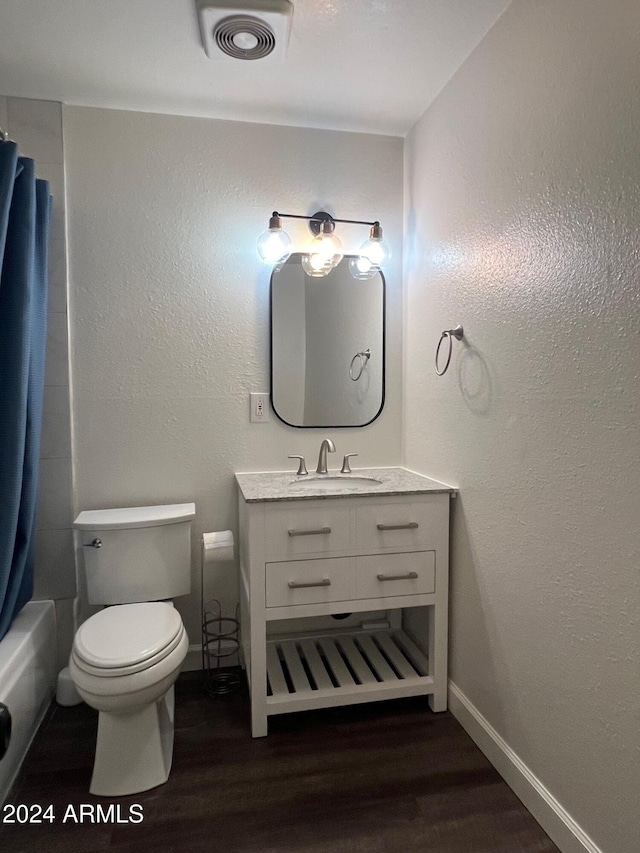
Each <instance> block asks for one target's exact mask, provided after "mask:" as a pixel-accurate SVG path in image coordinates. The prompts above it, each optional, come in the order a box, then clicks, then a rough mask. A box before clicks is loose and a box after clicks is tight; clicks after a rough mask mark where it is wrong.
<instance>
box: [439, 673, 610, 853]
mask: <svg viewBox="0 0 640 853" xmlns="http://www.w3.org/2000/svg"><path fill="white" fill-rule="evenodd" d="M449 710H450V711H451V713H452V714H453V716H454V717H455V718H456V720H457V721H458V722H459V723H460V725H461V726H462V728H463V729H465V731H466V732H467V734H468V735H469V736H470V737H471V738H472V740H474V741H475V743H476V744H477V745H478V746H479V747H480V749H481V750H482V752H483V753H484V754H485V755H486V757H487V758H488V759H489V761H490V762H491V763H492V764H493V766H494V767H495V768H496V770H497V771H498V773H499V774H500V775H501V776H502V778H503V779H504V780H505V782H506V783H507V785H509V787H510V788H511V789H512V790H513V792H514V793H515V794H516V796H517V797H518V798H519V799H520V800H522V802H523V804H524V805H525V806H526V808H527V809H528V810H529V811H530V812H531V814H532V815H533V816H534V817H535V819H536V820H537V821H538V823H539V824H540V826H541V827H542V828H543V829H544V831H545V832H546V833H547V835H548V836H549V837H550V838H551V840H552V841H553V842H554V843H555V844H556V845H557V846H558V847H559V848H560V850H561V851H562V853H602V850H601V849H600V848H599V847H598V846H597V844H595V843H594V842H593V841H592V840H591V839H590V838H589V836H588V835H587V833H586V832H585V831H584V830H583V829H582V828H581V827H580V826H578V824H577V823H576V822H575V820H574V819H573V818H572V817H571V815H570V814H569V813H568V812H567V810H566V809H565V808H564V807H563V806H562V805H561V804H560V803H559V802H558V800H556V798H555V797H554V796H553V794H552V793H551V792H550V791H549V790H547V788H545V786H544V785H543V784H542V782H541V781H540V780H539V779H538V778H537V776H535V775H534V774H533V773H532V772H531V770H530V769H529V768H528V767H527V765H526V764H525V763H524V762H523V761H522V760H521V759H520V758H519V757H518V756H517V755H516V753H515V752H514V751H513V750H512V749H511V747H510V746H509V744H508V743H507V742H506V741H505V740H504V739H503V738H502V737H500V735H499V734H498V732H497V731H496V730H495V729H494V728H493V726H492V725H491V724H490V723H489V722H488V720H487V719H486V718H485V717H483V716H482V714H481V713H480V711H478V709H477V708H476V707H475V705H473V704H472V703H471V702H470V701H469V699H468V698H467V697H466V696H465V694H464V693H463V692H462V691H461V690H460V688H459V687H457V686H456V685H455V684H454V683H453V682H452V681H449Z"/></svg>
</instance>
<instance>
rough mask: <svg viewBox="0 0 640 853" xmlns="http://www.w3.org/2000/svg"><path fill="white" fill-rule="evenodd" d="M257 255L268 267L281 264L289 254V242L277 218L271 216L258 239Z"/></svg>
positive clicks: (280, 221)
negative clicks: (267, 225) (265, 228)
mask: <svg viewBox="0 0 640 853" xmlns="http://www.w3.org/2000/svg"><path fill="white" fill-rule="evenodd" d="M258 254H259V255H260V258H261V259H262V261H263V262H264V263H265V264H269V266H276V265H277V264H283V263H284V262H285V261H286V260H287V258H288V257H289V255H290V254H291V240H290V238H289V235H288V234H287V232H286V231H283V230H282V220H281V219H280V217H279V216H275V215H274V216H272V217H271V218H270V219H269V228H268V229H267V230H266V231H265V232H264V233H263V234H261V235H260V237H258Z"/></svg>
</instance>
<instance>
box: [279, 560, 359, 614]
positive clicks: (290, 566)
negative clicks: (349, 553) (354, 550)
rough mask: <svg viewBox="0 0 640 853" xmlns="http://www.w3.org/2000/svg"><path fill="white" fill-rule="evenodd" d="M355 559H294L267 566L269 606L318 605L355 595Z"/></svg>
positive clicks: (344, 599) (343, 599)
mask: <svg viewBox="0 0 640 853" xmlns="http://www.w3.org/2000/svg"><path fill="white" fill-rule="evenodd" d="M354 595H355V577H354V568H353V560H352V558H350V557H338V558H336V559H331V560H290V561H289V562H286V563H267V565H266V604H267V607H283V606H284V607H286V606H287V605H291V604H318V603H322V602H325V601H347V600H349V599H352V598H354Z"/></svg>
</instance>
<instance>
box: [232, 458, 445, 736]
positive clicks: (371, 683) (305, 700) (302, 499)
mask: <svg viewBox="0 0 640 853" xmlns="http://www.w3.org/2000/svg"><path fill="white" fill-rule="evenodd" d="M236 480H237V482H238V486H239V491H240V495H239V504H240V570H241V589H240V601H241V605H240V606H241V634H242V656H243V662H244V666H245V668H246V671H247V676H248V680H249V686H250V692H251V728H252V734H253V736H254V737H262V736H264V735H266V734H267V720H268V717H269V716H271V715H272V714H284V713H290V712H292V711H306V710H309V709H312V708H325V707H331V706H336V705H350V704H354V703H358V702H372V701H376V700H381V699H392V698H397V697H402V696H418V695H423V694H424V695H425V696H428V701H429V705H430V707H431V709H432V710H433V711H444V710H446V707H447V618H448V596H449V582H448V579H449V503H450V499H451V496H452V495H454V494H455V490H454V489H452V488H451V487H450V486H446V485H443V484H442V483H438V482H436V481H434V480H430V479H428V478H426V477H423V476H421V475H419V474H415V473H413V472H411V471H406V470H404V469H402V468H380V469H367V470H362V469H360V470H357V471H354V472H353V473H352V474H351V475H344V476H343V475H333V476H331V475H329V476H317V475H308V476H306V477H297V476H296V475H295V474H293V473H291V472H285V473H282V472H279V473H251V474H236ZM372 611H376V614H375V616H372V615H371V612H372ZM345 613H349V614H360V613H362V614H363V618H362V620H361V621H360V622H359V623H358V624H356V625H354V624H353V622H354V618H353V615H352V617H351V618H350V619H349V620H348V621H349V622H350V623H351V624H350V625H349V627H348V628H345V627H343V625H342V621H341V620H339V619H336V620H335V621H334V622H332V624H335V627H331V628H329V629H327V628H322V629H320V630H318V628H317V622H318V620H317V619H316V618H315V617H320V616H333V617H335V616H336V615H340V614H345ZM289 620H295V622H293V621H291V626H292V629H291V630H284V631H283V630H282V625H283V624H285V625H286V624H287V622H288V621H289ZM276 621H277V623H278V632H277V633H276V632H275V631H273V630H270V628H273V625H272V623H275V622H276ZM314 621H315V622H316V626H314ZM322 621H323V622H326V620H322Z"/></svg>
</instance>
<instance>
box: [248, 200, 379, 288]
mask: <svg viewBox="0 0 640 853" xmlns="http://www.w3.org/2000/svg"><path fill="white" fill-rule="evenodd" d="M283 217H285V218H287V219H306V220H307V221H308V222H309V228H310V229H311V232H312V233H313V234H314V235H315V236H314V238H313V240H312V241H311V244H310V245H309V247H308V249H307V251H306V252H305V254H303V256H302V267H303V269H304V271H305V272H306V274H307V275H310V276H312V277H313V278H322V277H324V276H325V275H329V273H330V272H331V270H333V269H335V268H336V267H337V266H338V264H339V263H340V261H341V260H342V258H343V257H344V252H343V250H342V243H341V242H340V240H338V238H337V237H336V235H335V233H334V232H335V227H336V222H346V223H348V224H350V225H370V226H371V232H370V235H369V239H368V240H366V241H365V242H364V243H363V244H362V246H361V247H360V251H359V254H358V255H357V256H356V257H353V258H351V259H350V260H349V272H350V273H351V275H352V276H353V277H354V278H356V279H358V280H360V281H365V280H366V279H369V278H373V277H374V276H375V275H376V274H377V273H379V272H380V269H381V268H382V266H383V265H384V264H385V263H386V262H387V261H388V260H389V258H390V257H391V250H390V249H389V246H388V245H387V243H385V242H384V240H383V239H382V227H381V225H380V223H379V222H363V221H362V220H359V219H335V218H334V217H333V216H331V215H330V214H328V213H325V212H324V211H322V210H321V211H319V212H318V213H314V214H313V216H300V215H298V214H295V213H278V211H277V210H274V211H273V214H272V215H271V218H270V219H269V228H268V229H267V231H265V232H264V234H261V235H260V237H259V238H258V254H259V255H260V257H261V258H262V260H263V261H264V263H265V264H269V265H270V266H275V267H280V266H282V264H284V262H285V261H286V260H287V258H288V257H289V255H290V254H291V239H290V237H289V235H288V234H287V232H286V231H284V230H283V229H282V218H283Z"/></svg>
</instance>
